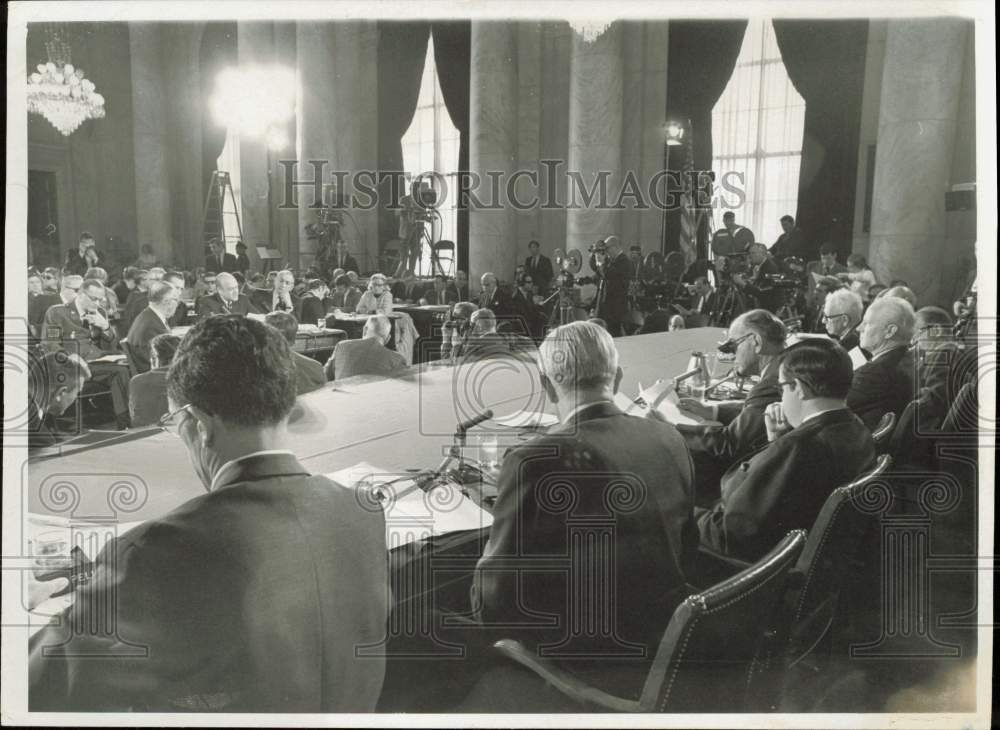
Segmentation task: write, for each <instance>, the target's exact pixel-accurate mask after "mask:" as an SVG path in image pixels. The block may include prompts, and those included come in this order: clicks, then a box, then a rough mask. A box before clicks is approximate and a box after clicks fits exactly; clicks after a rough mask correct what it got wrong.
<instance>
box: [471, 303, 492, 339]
mask: <svg viewBox="0 0 1000 730" xmlns="http://www.w3.org/2000/svg"><path fill="white" fill-rule="evenodd" d="M469 324H471V325H472V329H473V331H474V332H475V333H476V334H480V335H485V334H489V333H490V332H496V329H497V318H496V315H495V314H493V310H492V309H477V310H476V311H475V312H473V313H472V316H471V317H469Z"/></svg>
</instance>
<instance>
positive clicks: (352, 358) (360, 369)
mask: <svg viewBox="0 0 1000 730" xmlns="http://www.w3.org/2000/svg"><path fill="white" fill-rule="evenodd" d="M391 334H392V322H391V321H389V318H388V317H386V316H385V315H384V314H376V315H372V316H371V317H369V318H368V321H367V322H365V328H364V331H363V334H362V336H361V339H360V340H341V341H340V342H338V343H337V346H336V347H335V348H334V350H333V354H332V355H331V356H330V359H329V360H327V361H326V365H325V366H324V368H323V369H324V371H325V372H326V377H327V379H328V380H343V379H344V378H350V377H352V376H354V375H384V376H389V375H392V374H393V373H395V372H397V371H399V370H402V369H403V368H405V367H406V358H404V357H403V356H402V355H400V354H399V353H398V352H396V351H394V350H390V349H388V348H387V347H386V346H385V343H386V342H388V341H389V336H390V335H391Z"/></svg>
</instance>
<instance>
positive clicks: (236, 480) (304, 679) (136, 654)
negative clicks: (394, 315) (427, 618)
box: [29, 316, 388, 712]
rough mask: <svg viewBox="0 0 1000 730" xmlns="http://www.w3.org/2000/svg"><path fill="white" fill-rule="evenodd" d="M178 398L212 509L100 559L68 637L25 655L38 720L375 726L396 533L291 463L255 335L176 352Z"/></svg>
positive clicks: (280, 366) (280, 381)
mask: <svg viewBox="0 0 1000 730" xmlns="http://www.w3.org/2000/svg"><path fill="white" fill-rule="evenodd" d="M167 389H168V400H169V405H170V408H171V411H170V413H168V414H166V415H165V416H164V417H163V419H161V424H162V425H163V427H164V428H165V429H167V430H168V431H170V432H171V433H174V434H176V435H177V437H178V438H180V440H181V441H182V442H183V444H184V447H185V448H186V449H187V451H188V454H189V456H190V458H191V463H192V465H193V467H194V471H195V473H196V474H197V476H198V479H199V480H200V481H201V483H202V486H203V487H204V489H205V494H203V495H201V496H198V497H195V498H194V499H191V500H190V501H188V502H186V503H185V504H182V505H181V506H179V507H177V508H176V509H174V510H173V511H171V512H169V513H168V514H166V515H164V516H162V517H158V518H154V519H151V520H149V521H147V522H145V523H143V524H142V525H140V526H138V527H136V528H134V529H132V530H130V531H129V532H127V533H126V534H125V535H123V536H122V537H120V538H118V539H116V540H114V541H112V542H111V543H109V544H108V545H107V547H106V548H105V549H104V550H103V551H102V553H101V554H100V555H99V556H98V557H97V559H96V569H95V573H94V576H93V577H92V578H91V580H90V581H89V582H87V583H86V584H85V585H83V586H82V587H80V588H78V589H77V591H76V595H75V600H74V603H73V605H72V606H71V607H70V608H69V609H67V611H66V613H65V614H64V615H63V616H62V617H61V618H62V619H63V620H62V621H61V622H60V623H59V624H52V625H50V626H47V627H45V628H44V629H43V630H42V631H40V632H39V633H38V634H36V635H35V637H34V638H33V639H32V641H31V643H30V647H29V649H30V660H29V661H30V665H29V668H30V684H29V708H30V709H31V710H32V711H42V710H52V711H160V712H185V711H226V712H366V711H371V710H372V709H374V707H375V702H376V700H377V698H378V696H379V693H380V692H381V688H382V682H383V673H384V660H383V659H382V658H379V657H365V658H357V657H356V649H357V647H359V646H360V645H365V644H376V643H378V642H379V641H380V640H381V639H382V638H383V636H384V634H385V623H386V619H387V613H388V587H387V568H386V548H385V519H384V517H383V515H382V510H381V509H380V508H379V509H370V508H366V507H365V506H362V503H361V502H360V501H359V500H358V499H357V498H356V495H355V493H354V491H353V490H349V489H347V488H345V487H342V486H340V485H338V484H336V483H334V482H332V481H330V480H329V479H327V478H325V477H323V476H314V475H311V474H310V473H309V472H308V471H307V470H306V468H305V467H303V466H302V464H300V463H299V461H298V460H297V459H296V458H295V456H294V454H292V453H291V452H290V451H288V450H287V444H288V441H289V435H288V418H289V414H290V413H291V411H292V407H293V405H294V403H295V375H294V368H293V366H292V361H291V353H290V350H289V347H288V343H287V342H286V341H285V339H284V338H283V337H282V336H281V333H280V332H278V331H277V330H276V329H274V328H273V327H269V326H267V325H265V324H263V323H261V322H257V321H254V320H251V319H247V318H245V317H241V316H231V317H227V316H222V317H209V318H207V319H205V320H203V321H202V322H200V323H198V324H197V325H195V326H194V327H193V328H192V329H191V331H190V332H189V333H188V334H187V336H186V337H185V338H184V340H183V341H182V342H181V345H180V347H179V349H178V351H177V354H176V356H175V358H174V362H173V364H172V365H171V368H170V370H169V372H168V375H167ZM112 599H113V600H114V605H115V606H116V610H115V611H114V612H113V616H112V620H113V628H112V630H110V631H108V630H107V628H106V627H105V626H104V624H105V623H106V614H107V606H108V605H109V604H108V601H110V600H112ZM94 624H96V625H97V626H99V627H100V628H94ZM69 627H74V631H75V633H73V634H72V635H70V631H69V630H68V629H69ZM95 655H100V658H99V659H95Z"/></svg>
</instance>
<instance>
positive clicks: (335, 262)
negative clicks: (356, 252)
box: [330, 251, 361, 274]
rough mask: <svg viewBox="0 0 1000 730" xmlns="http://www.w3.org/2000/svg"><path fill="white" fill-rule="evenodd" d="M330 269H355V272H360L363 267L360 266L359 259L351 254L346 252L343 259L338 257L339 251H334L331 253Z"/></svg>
mask: <svg viewBox="0 0 1000 730" xmlns="http://www.w3.org/2000/svg"><path fill="white" fill-rule="evenodd" d="M330 269H331V270H333V269H343V270H344V272H345V273H346V272H348V271H353V272H354V273H355V274H360V273H361V269H359V268H358V262H357V259H355V258H354V257H353V256H351V254H345V256H344V259H343V261H340V260H339V259H338V258H337V252H336V251H333V252H332V253H331V254H330Z"/></svg>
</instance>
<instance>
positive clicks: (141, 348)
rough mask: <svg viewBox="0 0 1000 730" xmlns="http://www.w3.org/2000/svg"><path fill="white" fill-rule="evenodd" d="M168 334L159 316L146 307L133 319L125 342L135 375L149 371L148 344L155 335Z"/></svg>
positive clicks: (167, 328) (166, 327)
mask: <svg viewBox="0 0 1000 730" xmlns="http://www.w3.org/2000/svg"><path fill="white" fill-rule="evenodd" d="M169 332H170V328H169V327H168V326H167V325H166V324H164V323H163V320H162V319H160V315H158V314H157V313H156V312H154V311H153V310H152V309H150V308H149V307H146V308H145V309H144V310H142V311H141V312H140V313H139V316H138V317H136V318H135V321H134V322H133V323H132V326H131V327H129V330H128V337H127V338H126V341H127V342H128V344H129V348H131V350H132V364H133V365H134V366H135V370H136V372H137V373H144V372H146V371H148V370H149V360H150V357H151V355H150V352H149V343H150V340H152V339H153V338H154V337H156V336H157V335H165V334H168V333H169Z"/></svg>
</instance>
